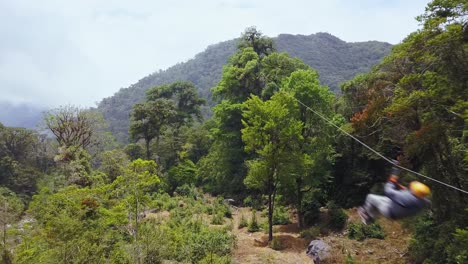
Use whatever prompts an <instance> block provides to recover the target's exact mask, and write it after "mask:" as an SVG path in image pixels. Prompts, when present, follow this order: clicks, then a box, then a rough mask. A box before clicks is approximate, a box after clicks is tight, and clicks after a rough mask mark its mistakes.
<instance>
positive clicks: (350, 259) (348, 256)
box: [345, 252, 356, 264]
mask: <svg viewBox="0 0 468 264" xmlns="http://www.w3.org/2000/svg"><path fill="white" fill-rule="evenodd" d="M345 264H356V260H354V258H353V256H351V253H349V252H348V253H347V254H346V257H345Z"/></svg>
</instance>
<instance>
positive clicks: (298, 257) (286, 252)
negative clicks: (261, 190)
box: [233, 208, 313, 264]
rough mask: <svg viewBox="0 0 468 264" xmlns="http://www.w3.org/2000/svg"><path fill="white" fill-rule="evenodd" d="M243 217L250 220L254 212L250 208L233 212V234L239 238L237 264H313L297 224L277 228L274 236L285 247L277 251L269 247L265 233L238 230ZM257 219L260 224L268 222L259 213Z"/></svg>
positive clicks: (245, 229) (234, 253)
mask: <svg viewBox="0 0 468 264" xmlns="http://www.w3.org/2000/svg"><path fill="white" fill-rule="evenodd" d="M242 215H244V217H245V218H246V219H248V220H250V218H251V217H252V211H251V210H250V209H249V208H238V209H235V210H233V233H234V234H235V235H236V236H237V248H236V249H235V250H234V252H233V258H234V262H235V263H239V264H241V263H242V264H249V263H271V264H273V263H274V264H276V263H278V264H280V263H283V264H297V263H313V261H312V260H311V259H310V258H309V257H307V255H306V254H305V249H306V245H307V241H305V240H304V239H302V238H300V237H299V233H298V232H297V231H298V230H297V228H296V227H295V225H296V224H291V225H286V226H278V227H276V226H275V230H276V232H275V233H274V236H275V237H277V238H279V240H280V244H281V245H282V246H283V247H284V249H282V250H280V251H277V250H273V249H271V248H270V247H268V246H267V245H268V235H267V234H265V232H263V231H260V232H255V233H249V232H248V231H247V227H244V228H242V229H238V226H239V222H240V219H241V217H242ZM257 219H258V222H259V223H262V222H265V221H266V219H264V218H262V217H260V213H257Z"/></svg>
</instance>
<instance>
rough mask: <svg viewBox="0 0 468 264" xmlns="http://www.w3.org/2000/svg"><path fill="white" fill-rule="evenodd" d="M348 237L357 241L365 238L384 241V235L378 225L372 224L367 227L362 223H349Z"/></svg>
mask: <svg viewBox="0 0 468 264" xmlns="http://www.w3.org/2000/svg"><path fill="white" fill-rule="evenodd" d="M348 237H349V238H350V239H355V240H358V241H363V240H365V239H367V238H377V239H384V238H385V234H384V231H383V229H382V226H380V224H379V223H377V222H374V223H372V224H369V225H365V224H362V223H350V224H349V226H348Z"/></svg>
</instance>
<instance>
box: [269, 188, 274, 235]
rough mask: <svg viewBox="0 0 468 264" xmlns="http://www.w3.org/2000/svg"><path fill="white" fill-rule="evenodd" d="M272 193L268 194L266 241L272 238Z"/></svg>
mask: <svg viewBox="0 0 468 264" xmlns="http://www.w3.org/2000/svg"><path fill="white" fill-rule="evenodd" d="M272 195H273V194H272V193H271V192H270V193H269V194H268V241H269V242H271V241H272V240H273V200H272Z"/></svg>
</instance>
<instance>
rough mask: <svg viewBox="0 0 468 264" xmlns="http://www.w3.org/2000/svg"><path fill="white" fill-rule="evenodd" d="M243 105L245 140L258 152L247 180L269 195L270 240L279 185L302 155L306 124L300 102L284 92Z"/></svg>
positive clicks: (251, 163) (250, 184) (243, 135)
mask: <svg viewBox="0 0 468 264" xmlns="http://www.w3.org/2000/svg"><path fill="white" fill-rule="evenodd" d="M244 106H245V110H244V111H243V113H242V116H243V117H244V119H243V121H242V123H243V124H244V128H243V129H242V140H243V141H244V142H245V149H246V151H248V152H252V153H254V154H255V155H254V157H255V158H253V159H250V160H248V161H247V166H248V174H247V177H246V178H245V181H244V182H245V184H246V185H247V186H248V187H250V188H255V189H259V190H261V191H262V192H263V193H264V194H266V195H267V196H268V226H269V228H268V241H271V240H272V239H273V211H274V206H275V204H274V202H275V197H276V193H277V189H278V186H279V185H280V184H281V183H282V182H284V181H285V180H286V177H288V176H289V172H290V170H291V169H292V167H293V166H292V165H293V164H295V161H296V160H297V159H298V158H299V157H298V156H299V155H300V145H301V144H302V140H303V137H302V135H301V130H302V126H303V124H302V122H301V121H299V120H297V119H296V117H297V111H298V107H297V103H296V102H295V101H294V100H293V98H291V97H290V96H289V95H287V94H286V93H283V92H278V93H276V94H275V95H273V96H272V98H271V99H270V100H268V101H265V102H264V101H262V100H261V99H260V98H259V97H257V96H252V97H251V98H250V99H249V100H247V101H246V102H245V103H244Z"/></svg>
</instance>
